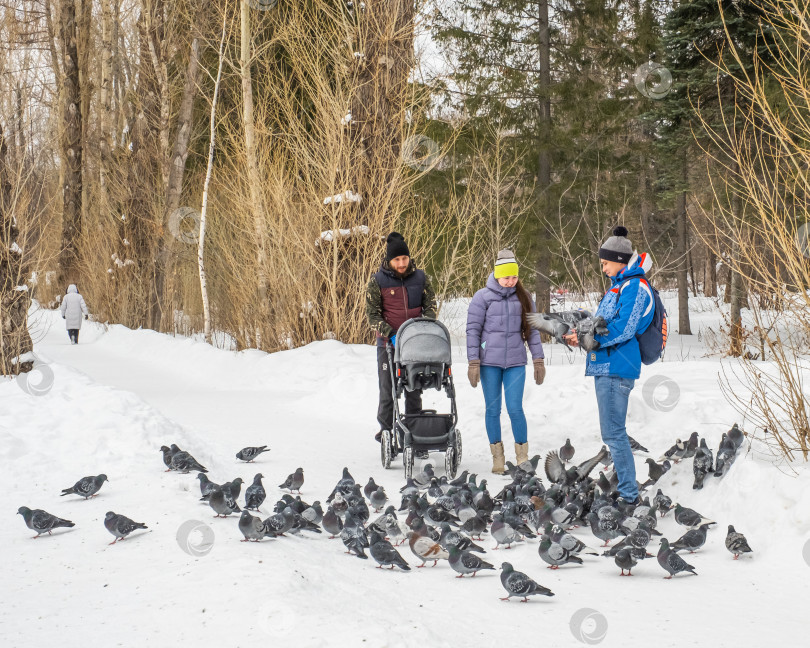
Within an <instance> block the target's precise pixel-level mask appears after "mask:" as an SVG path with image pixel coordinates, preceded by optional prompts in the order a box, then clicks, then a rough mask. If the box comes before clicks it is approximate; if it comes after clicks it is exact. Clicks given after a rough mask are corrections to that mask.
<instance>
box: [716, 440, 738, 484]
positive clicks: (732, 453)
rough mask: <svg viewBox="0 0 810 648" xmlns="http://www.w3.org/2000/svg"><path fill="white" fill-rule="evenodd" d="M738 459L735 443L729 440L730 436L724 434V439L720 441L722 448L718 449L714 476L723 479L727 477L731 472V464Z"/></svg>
mask: <svg viewBox="0 0 810 648" xmlns="http://www.w3.org/2000/svg"><path fill="white" fill-rule="evenodd" d="M736 458H737V448H736V446H735V445H734V442H733V441H732V440H731V439H729V438H728V435H727V434H726V433H725V432H724V433H723V438H722V439H720V447H719V448H718V449H717V459H716V462H715V467H714V476H715V477H722V476H723V475H725V474H726V473H727V472H728V471H729V468H731V464H733V463H734V460H735V459H736Z"/></svg>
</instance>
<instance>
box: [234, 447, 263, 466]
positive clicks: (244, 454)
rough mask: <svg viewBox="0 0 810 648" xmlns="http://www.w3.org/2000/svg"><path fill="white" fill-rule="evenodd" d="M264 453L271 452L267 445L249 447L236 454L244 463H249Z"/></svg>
mask: <svg viewBox="0 0 810 648" xmlns="http://www.w3.org/2000/svg"><path fill="white" fill-rule="evenodd" d="M262 452H270V450H269V449H268V447H267V446H266V445H263V446H258V447H255V446H248V447H247V448H242V449H241V450H240V451H239V452H237V453H236V458H237V459H241V460H242V461H246V462H247V463H250V462H252V461H253V460H254V459H256V457H258V456H259V455H260V454H261V453H262Z"/></svg>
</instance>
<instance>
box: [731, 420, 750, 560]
mask: <svg viewBox="0 0 810 648" xmlns="http://www.w3.org/2000/svg"><path fill="white" fill-rule="evenodd" d="M735 425H736V423H735ZM726 549H728V550H729V551H730V552H731V553H733V554H734V560H737V558H739V557H740V556H741V555H742V554H744V553H751V552H752V551H753V549H751V547H749V546H748V540H746V539H745V536H744V535H743V534H742V533H738V532H737V531H735V530H734V527H733V526H732V525H731V524H729V525H728V535H727V536H726Z"/></svg>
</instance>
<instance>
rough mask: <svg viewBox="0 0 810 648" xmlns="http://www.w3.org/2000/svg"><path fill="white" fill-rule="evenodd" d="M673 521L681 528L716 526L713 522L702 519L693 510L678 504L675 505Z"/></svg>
mask: <svg viewBox="0 0 810 648" xmlns="http://www.w3.org/2000/svg"><path fill="white" fill-rule="evenodd" d="M675 521H676V522H677V523H678V524H680V525H681V526H687V527H692V528H693V529H697V528H698V527H699V526H700V525H701V524H717V523H716V522H715V521H714V520H710V519H709V518H706V517H703V516H702V515H701V514H700V513H698V512H697V511H695V510H694V509H690V508H686V507H685V506H681V505H680V504H676V505H675Z"/></svg>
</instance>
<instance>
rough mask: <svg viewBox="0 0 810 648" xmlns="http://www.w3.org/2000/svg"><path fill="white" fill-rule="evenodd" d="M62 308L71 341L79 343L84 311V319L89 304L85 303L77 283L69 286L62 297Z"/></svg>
mask: <svg viewBox="0 0 810 648" xmlns="http://www.w3.org/2000/svg"><path fill="white" fill-rule="evenodd" d="M61 310H62V319H63V320H65V327H66V328H67V332H68V336H69V337H70V343H71V344H78V343H79V329H80V328H81V327H82V313H84V319H87V304H85V303H84V297H82V296H81V295H80V294H79V289H78V288H77V287H76V284H70V285H69V286H68V289H67V294H66V295H65V296H64V298H63V299H62V306H61Z"/></svg>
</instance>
